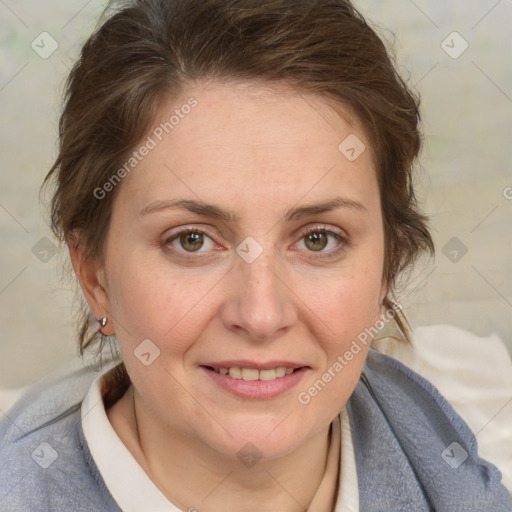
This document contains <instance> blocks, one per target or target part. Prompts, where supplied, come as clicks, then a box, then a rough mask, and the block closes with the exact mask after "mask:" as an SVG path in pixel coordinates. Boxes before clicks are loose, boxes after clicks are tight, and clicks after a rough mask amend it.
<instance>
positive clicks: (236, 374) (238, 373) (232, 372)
mask: <svg viewBox="0 0 512 512" xmlns="http://www.w3.org/2000/svg"><path fill="white" fill-rule="evenodd" d="M229 376H230V377H233V379H241V378H242V370H240V368H230V369H229Z"/></svg>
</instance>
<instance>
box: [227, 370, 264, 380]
mask: <svg viewBox="0 0 512 512" xmlns="http://www.w3.org/2000/svg"><path fill="white" fill-rule="evenodd" d="M229 371H230V372H231V370H229ZM259 375H260V372H259V371H258V370H257V369H256V368H242V379H244V380H258V377H259Z"/></svg>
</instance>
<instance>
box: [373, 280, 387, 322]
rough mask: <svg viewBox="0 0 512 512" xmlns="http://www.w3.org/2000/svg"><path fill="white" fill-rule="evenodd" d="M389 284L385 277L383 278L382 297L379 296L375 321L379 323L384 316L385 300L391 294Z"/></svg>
mask: <svg viewBox="0 0 512 512" xmlns="http://www.w3.org/2000/svg"><path fill="white" fill-rule="evenodd" d="M389 288H390V286H389V283H388V281H387V279H386V277H385V276H383V277H382V282H381V287H380V295H379V305H378V308H377V316H376V317H375V321H377V320H378V319H379V318H380V317H381V315H383V314H384V305H383V302H384V299H385V298H386V295H387V294H388V292H389Z"/></svg>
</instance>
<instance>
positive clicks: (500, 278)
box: [0, 0, 512, 387]
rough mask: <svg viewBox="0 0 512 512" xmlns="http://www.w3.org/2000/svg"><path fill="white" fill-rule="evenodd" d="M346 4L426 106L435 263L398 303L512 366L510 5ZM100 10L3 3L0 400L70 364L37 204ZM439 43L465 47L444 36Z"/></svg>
mask: <svg viewBox="0 0 512 512" xmlns="http://www.w3.org/2000/svg"><path fill="white" fill-rule="evenodd" d="M355 4H356V6H357V7H358V8H359V9H360V10H361V11H362V12H363V14H365V15H366V16H367V17H368V18H369V19H370V20H372V21H373V22H374V23H376V24H377V25H378V26H380V27H383V29H382V31H381V34H382V35H383V36H384V37H386V38H387V39H388V40H392V39H393V36H392V33H394V34H395V36H396V41H395V44H396V51H397V59H398V63H399V65H400V68H401V70H402V72H403V73H405V74H406V76H409V79H410V83H411V84H412V85H414V86H416V87H417V89H418V90H419V91H420V93H421V96H422V111H423V118H424V131H425V146H424V150H423V154H422V159H421V169H420V172H419V175H418V176H419V187H420V188H419V191H420V194H419V196H420V199H421V200H422V202H423V203H424V211H425V212H426V213H427V214H428V215H429V216H431V219H432V226H433V235H434V238H435V242H436V247H437V251H438V254H437V257H436V259H435V261H431V262H430V263H428V264H427V265H420V266H418V268H417V270H416V271H415V273H414V274H413V276H412V278H411V281H410V284H409V287H408V289H407V290H405V291H404V292H403V293H402V294H401V295H400V297H399V299H400V302H401V303H402V304H403V306H404V307H405V311H406V313H407V316H408V318H409V320H410V321H411V323H412V325H413V326H418V325H428V324H439V323H448V324H453V325H456V326H458V327H461V328H463V329H467V330H469V331H472V332H474V333H476V334H478V335H480V336H488V335H489V334H490V333H492V332H495V333H497V334H498V335H499V336H500V337H501V339H502V340H503V341H504V342H505V343H506V344H507V346H508V348H509V350H510V351H511V353H512V271H511V268H512V188H511V189H508V188H507V187H512V173H511V162H512V152H511V146H512V130H511V127H512V121H511V119H512V66H511V64H510V62H511V61H510V56H509V52H510V41H511V40H512V29H511V27H512V1H510V0H500V1H497V0H479V1H468V0H455V1H445V0H416V1H412V0H395V1H391V0H385V1H381V0H360V1H356V2H355ZM104 5H105V2H104V1H98V0H91V1H89V2H86V1H77V0H66V1H63V0H45V1H44V2H36V1H35V0H17V1H15V0H0V62H1V63H2V65H1V69H0V105H1V109H2V121H3V122H2V127H1V134H0V154H1V157H2V169H1V172H0V240H1V248H2V249H1V256H0V332H1V338H0V340H1V341H0V387H14V386H22V385H25V384H27V383H29V382H32V381H34V380H35V379H37V378H38V377H39V376H41V375H43V374H44V373H46V372H48V371H50V370H52V369H53V368H55V367H57V366H58V365H59V364H60V363H61V362H63V361H64V360H65V359H68V358H69V357H72V356H74V355H76V353H77V349H76V342H75V338H74V329H73V324H72V314H71V313H72V308H71V301H72V298H73V291H72V285H71V284H69V283H67V282H62V281H61V280H60V273H59V272H60V271H59V269H60V266H61V264H62V260H63V258H64V257H65V254H64V253H60V254H56V255H55V256H53V257H51V256H52V253H51V252H50V253H47V254H46V257H47V258H50V259H49V261H47V262H46V263H45V262H44V261H41V260H40V257H41V256H44V253H41V252H40V249H39V250H38V249H37V248H40V246H39V245H36V244H38V242H39V243H40V240H41V239H42V238H43V237H48V238H49V239H51V240H53V238H52V236H51V233H50V230H49V229H48V227H47V222H48V218H47V215H46V213H45V211H44V209H43V208H42V207H41V206H40V204H39V197H38V192H39V186H40V184H41V181H42V179H43V177H44V175H45V174H46V172H47V171H48V170H49V168H50V166H51V164H52V163H53V159H54V157H55V155H56V141H57V123H58V115H59V110H60V101H61V94H62V85H63V80H64V79H65V77H66V75H67V73H68V72H69V69H70V67H71V65H72V63H73V62H74V60H75V58H76V56H77V54H78V50H79V47H80V45H81V44H82V43H83V42H84V40H85V38H86V37H87V36H88V34H89V33H90V32H91V31H92V29H93V28H94V25H95V22H96V20H97V17H98V15H99V13H100V12H101V10H102V8H103V7H104ZM43 31H46V32H48V33H49V34H51V36H52V37H53V38H54V39H55V40H56V41H57V42H58V45H59V46H58V48H57V50H56V51H55V52H54V53H53V54H52V55H51V56H50V57H48V58H47V59H43V58H41V57H40V56H39V55H38V54H37V53H36V52H35V51H34V50H33V49H32V47H31V43H32V41H33V40H34V39H36V40H39V39H38V36H39V35H40V34H41V33H42V32H43ZM453 31H457V32H458V33H459V34H460V35H461V36H462V38H464V40H465V41H467V43H468V44H469V47H468V49H467V50H466V51H465V52H464V53H463V54H462V55H460V57H458V58H457V59H454V58H452V57H450V56H449V55H448V54H447V53H446V52H445V51H444V50H443V48H442V42H443V41H445V40H446V38H447V37H448V36H449V35H450V34H451V33H452V32H453ZM445 44H447V45H449V46H453V47H454V48H453V49H452V50H451V51H457V50H458V49H459V48H461V46H460V42H458V41H457V39H453V37H451V38H448V39H447V41H446V43H445ZM507 190H508V191H509V194H507V193H506V191H507ZM506 195H508V197H510V198H511V199H507V198H506V197H505V196H506ZM453 237H457V238H458V239H459V240H460V242H461V243H463V244H464V245H465V246H466V247H467V249H468V251H467V253H466V254H465V255H464V256H463V257H461V254H462V253H461V252H460V250H459V252H458V258H459V260H458V261H456V262H453V261H451V260H450V259H449V257H448V256H450V254H449V251H450V250H453V247H451V246H448V248H447V249H445V250H444V251H443V248H444V247H445V246H446V244H447V242H448V241H449V240H450V239H452V238H453ZM34 246H36V250H33V248H34ZM34 252H36V253H38V254H39V258H38V257H37V255H36V254H34ZM445 253H446V254H447V255H448V256H447V255H445ZM451 257H453V253H452V256H451Z"/></svg>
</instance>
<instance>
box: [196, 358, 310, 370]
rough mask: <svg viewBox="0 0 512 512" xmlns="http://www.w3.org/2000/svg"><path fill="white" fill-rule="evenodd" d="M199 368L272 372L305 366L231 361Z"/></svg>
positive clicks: (293, 363)
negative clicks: (254, 369)
mask: <svg viewBox="0 0 512 512" xmlns="http://www.w3.org/2000/svg"><path fill="white" fill-rule="evenodd" d="M200 366H209V367H211V368H216V369H217V368H256V369H258V370H272V369H274V368H279V367H285V368H302V367H304V366H306V365H304V364H301V363H296V362H292V361H267V362H265V363H258V362H256V361H247V360H231V361H220V362H215V363H213V362H212V363H205V364H201V365H200Z"/></svg>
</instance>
